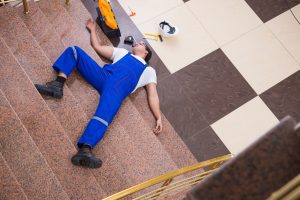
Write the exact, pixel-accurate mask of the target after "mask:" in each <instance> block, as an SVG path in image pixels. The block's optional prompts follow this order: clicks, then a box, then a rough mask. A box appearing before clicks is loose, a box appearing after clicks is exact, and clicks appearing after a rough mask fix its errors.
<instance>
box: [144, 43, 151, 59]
mask: <svg viewBox="0 0 300 200" xmlns="http://www.w3.org/2000/svg"><path fill="white" fill-rule="evenodd" d="M145 48H146V51H148V54H147V56H146V57H145V61H146V63H149V60H150V59H151V57H152V51H151V49H150V48H149V47H148V46H147V45H146V46H145Z"/></svg>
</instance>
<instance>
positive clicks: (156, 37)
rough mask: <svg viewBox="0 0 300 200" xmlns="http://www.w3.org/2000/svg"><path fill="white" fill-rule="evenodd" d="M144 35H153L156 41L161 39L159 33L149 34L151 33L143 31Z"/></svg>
mask: <svg viewBox="0 0 300 200" xmlns="http://www.w3.org/2000/svg"><path fill="white" fill-rule="evenodd" d="M144 35H145V36H151V37H154V38H155V40H156V41H158V40H160V41H161V42H162V41H163V39H162V37H161V35H159V34H151V33H144ZM145 38H146V39H150V38H147V37H145Z"/></svg>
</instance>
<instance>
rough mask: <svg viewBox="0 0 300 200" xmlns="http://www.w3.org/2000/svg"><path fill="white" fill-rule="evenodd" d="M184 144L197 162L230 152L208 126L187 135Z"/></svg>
mask: <svg viewBox="0 0 300 200" xmlns="http://www.w3.org/2000/svg"><path fill="white" fill-rule="evenodd" d="M186 145H187V146H188V148H189V149H190V150H191V151H192V153H193V154H194V156H195V157H196V158H197V160H198V161H199V162H201V161H204V160H208V159H212V158H215V157H218V156H223V155H226V154H229V153H230V152H229V151H228V149H227V148H226V146H225V145H224V144H223V142H222V141H221V139H220V138H219V137H218V136H217V134H216V133H215V132H214V131H213V129H212V128H211V127H210V126H208V127H207V128H205V129H203V130H201V131H199V132H197V133H196V134H194V135H193V136H191V137H189V138H188V139H187V141H186Z"/></svg>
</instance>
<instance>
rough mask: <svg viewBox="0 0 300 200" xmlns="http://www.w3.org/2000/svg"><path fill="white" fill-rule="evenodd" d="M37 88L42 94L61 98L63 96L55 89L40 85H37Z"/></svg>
mask: <svg viewBox="0 0 300 200" xmlns="http://www.w3.org/2000/svg"><path fill="white" fill-rule="evenodd" d="M35 88H36V89H37V91H38V92H39V93H40V94H42V95H46V96H51V97H54V98H56V99H61V98H62V97H63V95H62V94H58V93H57V92H53V91H49V90H47V89H45V88H41V87H40V86H39V85H35Z"/></svg>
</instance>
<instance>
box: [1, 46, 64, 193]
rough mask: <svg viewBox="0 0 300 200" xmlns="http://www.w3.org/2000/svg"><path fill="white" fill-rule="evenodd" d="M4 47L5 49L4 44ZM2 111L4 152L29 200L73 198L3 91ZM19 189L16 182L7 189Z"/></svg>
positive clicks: (2, 151) (2, 144)
mask: <svg viewBox="0 0 300 200" xmlns="http://www.w3.org/2000/svg"><path fill="white" fill-rule="evenodd" d="M0 49H1V52H3V48H2V45H1V48H0ZM1 60H2V59H1ZM2 64H3V63H2V62H1V63H0V65H1V69H3V68H4V66H5V65H2ZM5 67H6V66H5ZM1 71H2V70H1ZM1 75H2V73H1ZM7 75H8V74H7ZM1 77H4V76H1ZM11 77H12V76H10V77H7V78H6V79H8V78H11ZM1 85H2V81H1ZM15 97H17V96H15ZM0 110H1V115H0V128H1V134H0V146H1V153H2V155H3V157H4V159H5V160H6V162H7V164H8V165H9V166H10V169H11V171H12V173H13V174H14V176H15V177H16V179H17V180H18V182H19V183H20V185H21V187H22V189H23V191H24V192H25V194H26V195H27V197H28V198H29V199H69V197H68V196H67V194H66V193H65V191H64V190H63V188H62V186H61V184H60V182H59V181H58V180H57V178H56V177H55V175H54V174H53V172H52V170H51V168H50V167H49V165H48V163H47V161H46V160H45V158H44V157H43V156H42V154H41V152H40V151H39V149H38V148H37V146H36V144H35V143H34V141H33V140H32V138H31V137H30V135H29V133H28V132H27V130H26V129H25V127H24V126H23V124H22V122H21V121H20V119H19V118H18V116H17V114H16V113H15V112H14V110H13V109H12V107H11V105H10V104H9V102H8V100H7V99H6V97H5V96H4V93H3V92H2V91H1V90H0ZM1 169H2V168H1ZM6 178H7V177H6ZM3 180H8V179H2V178H1V183H2V182H3V183H5V181H3ZM15 189H17V185H16V184H14V185H9V187H7V188H6V190H7V191H9V190H10V191H16V192H17V190H15ZM1 191H3V190H1ZM20 192H21V193H22V191H21V190H19V194H20V195H22V194H21V193H20ZM22 196H24V195H22ZM1 199H2V198H1ZM10 199H14V198H10Z"/></svg>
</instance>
